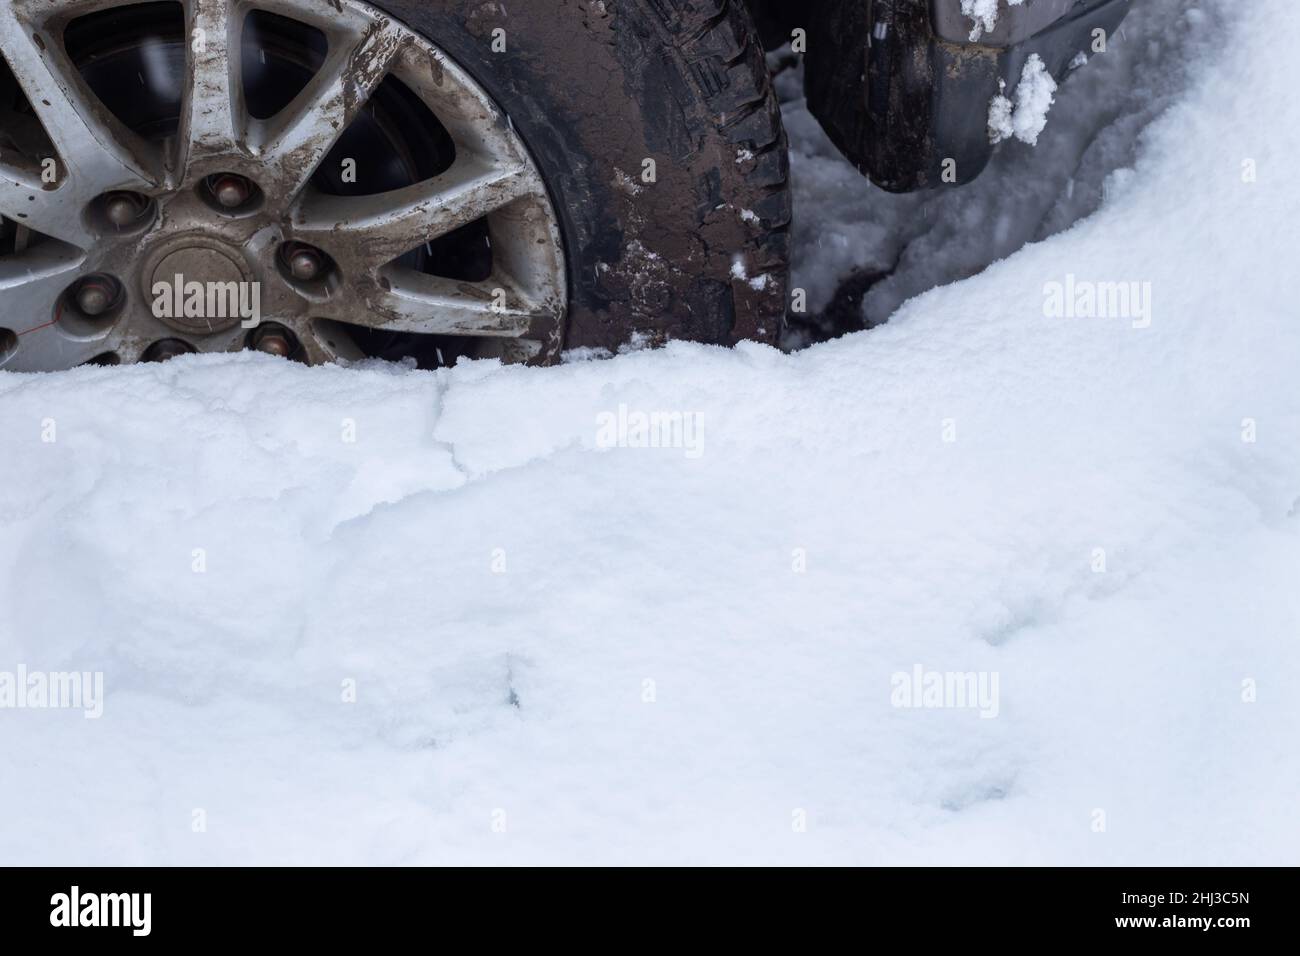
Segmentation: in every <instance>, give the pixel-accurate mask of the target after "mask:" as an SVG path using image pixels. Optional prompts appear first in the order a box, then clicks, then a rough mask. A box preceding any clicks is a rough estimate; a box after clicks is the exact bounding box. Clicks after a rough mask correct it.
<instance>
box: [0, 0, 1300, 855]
mask: <svg viewBox="0 0 1300 956" xmlns="http://www.w3.org/2000/svg"><path fill="white" fill-rule="evenodd" d="M1206 6H1207V7H1208V6H1209V5H1208V4H1207V5H1206ZM1233 10H1234V11H1235V14H1234V18H1233V19H1234V22H1233V24H1232V26H1231V29H1229V30H1227V31H1226V33H1223V34H1221V35H1218V36H1216V40H1219V41H1222V43H1223V46H1222V48H1221V49H1220V50H1219V52H1218V53H1217V54H1216V56H1215V57H1214V58H1213V59H1206V60H1204V61H1203V62H1202V63H1200V64H1199V68H1200V70H1201V71H1202V72H1203V78H1202V79H1201V80H1200V81H1199V82H1197V83H1196V84H1195V86H1194V87H1193V88H1192V89H1191V90H1190V91H1189V92H1187V93H1186V94H1184V95H1183V96H1182V97H1181V98H1180V99H1179V100H1178V101H1177V102H1176V103H1175V104H1174V105H1173V106H1172V108H1170V109H1169V110H1168V112H1167V114H1166V115H1164V116H1163V117H1162V118H1161V119H1159V120H1158V121H1157V122H1156V123H1154V124H1153V125H1151V126H1150V127H1149V128H1148V129H1147V130H1146V132H1145V134H1144V137H1143V143H1142V146H1141V148H1140V150H1139V151H1138V154H1137V156H1136V160H1135V162H1134V163H1133V165H1132V168H1130V169H1127V170H1125V171H1123V172H1122V173H1116V174H1113V175H1111V176H1110V177H1109V178H1108V179H1107V180H1106V183H1105V188H1106V197H1107V198H1106V199H1105V201H1104V202H1103V203H1102V204H1101V208H1100V210H1099V211H1098V212H1097V213H1096V214H1095V215H1093V216H1091V217H1090V218H1087V219H1085V220H1084V221H1082V222H1079V223H1078V224H1077V225H1075V226H1074V228H1073V229H1070V230H1069V231H1067V232H1065V233H1063V234H1061V235H1058V236H1056V237H1055V238H1053V239H1051V240H1049V241H1046V242H1041V243H1038V244H1035V245H1030V246H1028V247H1026V248H1024V249H1023V250H1022V251H1020V252H1019V253H1017V254H1016V255H1015V256H1013V257H1012V258H1010V259H1008V260H1006V261H1004V262H1001V263H998V264H997V265H995V266H993V267H992V268H990V269H989V270H988V271H986V272H985V273H984V274H982V275H980V276H978V277H976V278H973V279H970V280H968V281H965V282H962V283H960V284H954V285H949V286H946V287H943V288H939V289H936V290H934V291H933V292H931V293H929V294H927V295H925V296H923V297H921V298H919V299H916V300H914V301H912V302H910V303H909V304H908V305H907V306H905V307H904V308H903V309H902V310H901V311H900V312H899V313H898V315H897V316H896V317H895V319H894V320H893V321H891V322H890V324H888V325H886V326H883V327H881V328H879V329H877V330H875V331H873V332H871V333H864V334H859V335H854V336H849V337H846V338H843V339H841V340H838V341H836V342H833V343H829V344H825V345H820V346H816V347H814V348H811V349H808V350H806V351H804V352H801V353H798V354H794V355H784V354H781V353H779V352H777V351H775V350H771V349H766V348H761V347H756V346H746V347H741V348H738V349H735V350H731V351H728V350H722V349H715V348H706V347H701V346H692V345H684V344H682V345H674V346H672V347H670V348H667V349H664V350H661V351H641V352H636V353H632V354H628V355H623V356H620V357H618V358H615V359H612V360H608V361H582V362H574V363H572V364H569V365H566V366H562V367H559V368H553V369H545V370H535V369H523V368H502V367H499V366H496V365H493V364H489V363H479V364H472V365H468V366H464V367H461V368H457V369H455V370H451V371H444V372H439V373H419V372H410V371H405V370H402V369H400V368H394V367H389V366H370V367H367V368H365V369H361V370H344V369H334V368H321V369H306V368H302V367H298V366H295V365H290V364H287V363H283V362H277V361H274V360H271V359H267V358H264V357H254V356H232V357H206V358H198V357H187V358H182V359H178V360H175V361H172V362H170V363H167V364H166V365H162V366H142V367H135V368H129V369H94V368H87V369H79V370H76V371H73V372H69V373H65V374H59V375H33V376H20V375H14V374H4V375H0V487H3V488H4V489H5V491H4V494H3V497H0V672H2V671H6V670H8V671H13V670H14V669H15V668H16V667H18V666H19V665H23V666H25V667H26V668H27V669H28V670H29V671H37V670H39V671H43V672H60V671H86V672H92V673H93V672H101V673H102V674H103V675H104V691H105V696H104V701H103V714H102V716H100V717H99V718H98V719H86V718H85V717H84V716H83V715H82V713H80V712H79V711H77V710H73V709H69V710H62V711H56V710H36V709H25V710H12V709H8V710H0V754H2V755H3V756H2V760H3V763H2V765H3V767H4V769H5V774H4V779H5V784H6V786H5V787H4V788H3V791H2V795H0V819H2V820H3V821H5V822H4V825H3V826H0V860H3V861H5V862H9V863H81V864H87V863H110V862H112V863H120V862H131V863H184V862H190V863H194V862H214V863H235V862H292V863H322V862H370V863H417V862H419V863H455V862H483V863H490V862H510V863H523V862H577V861H582V862H618V863H626V862H651V863H658V862H684V863H704V862H731V863H757V862H789V863H828V862H838V863H924V862H941V863H973V862H982V863H1023V862H1047V863H1096V864H1105V863H1116V864H1118V863H1201V864H1210V863H1226V862H1239V863H1262V862H1272V863H1294V862H1295V861H1296V859H1297V850H1300V832H1298V831H1297V828H1296V827H1295V825H1294V822H1293V815H1294V799H1295V794H1296V793H1297V792H1298V791H1300V758H1298V757H1297V751H1296V747H1295V741H1296V739H1297V734H1298V732H1300V695H1297V694H1296V693H1295V688H1296V686H1297V682H1298V681H1300V655H1297V652H1296V635H1297V633H1300V589H1298V588H1297V587H1296V569H1297V568H1298V567H1300V389H1297V388H1296V387H1295V377H1296V369H1297V368H1300V326H1298V325H1297V323H1296V321H1295V302H1296V301H1297V298H1298V296H1300V275H1298V274H1297V272H1296V270H1295V269H1294V268H1293V263H1292V261H1291V260H1292V258H1293V250H1294V244H1295V239H1296V222H1297V219H1298V218H1300V194H1297V193H1296V191H1295V189H1294V188H1293V184H1292V182H1291V177H1290V168H1291V157H1292V156H1294V155H1295V153H1296V151H1297V149H1300V100H1297V98H1296V97H1294V96H1293V95H1291V94H1292V91H1291V90H1290V80H1289V78H1288V76H1287V74H1286V72H1285V71H1283V70H1278V69H1276V68H1275V61H1274V59H1273V55H1272V54H1273V52H1274V51H1273V37H1275V36H1276V35H1278V34H1279V33H1284V32H1286V30H1287V28H1288V27H1293V26H1300V12H1298V11H1297V10H1296V9H1295V7H1294V5H1292V4H1288V3H1284V2H1281V0H1259V2H1257V3H1252V4H1249V5H1242V4H1239V5H1235V6H1234V7H1233ZM1189 29H1190V28H1189ZM1129 283H1133V285H1128V284H1129ZM1121 284H1123V285H1122V286H1121ZM1067 288H1068V289H1070V290H1071V293H1072V295H1071V301H1073V302H1074V303H1075V305H1076V306H1078V308H1075V309H1074V310H1072V312H1071V313H1070V314H1072V315H1073V316H1074V317H1073V318H1064V317H1057V318H1052V317H1049V316H1048V314H1047V313H1048V312H1050V311H1052V310H1051V309H1049V308H1048V307H1047V306H1048V303H1049V301H1050V300H1051V298H1052V295H1053V294H1058V295H1059V294H1061V293H1062V292H1063V290H1065V289H1067ZM1121 288H1122V289H1127V290H1128V292H1126V293H1125V294H1126V295H1128V296H1129V298H1128V300H1127V306H1125V305H1124V301H1123V300H1122V297H1121V296H1120V290H1121ZM1085 289H1086V290H1090V291H1091V293H1092V298H1091V302H1092V305H1091V307H1089V308H1083V304H1084V303H1085V298H1084V297H1083V296H1082V295H1081V294H1080V290H1085ZM1103 303H1105V304H1106V305H1104V306H1103ZM1140 303H1145V307H1143V308H1139V307H1138V306H1139V304H1140ZM1143 312H1145V319H1144V318H1143V315H1142V313H1143ZM1088 316H1091V317H1088ZM611 416H613V417H612V418H611ZM638 416H639V417H638ZM688 416H689V417H688ZM611 422H616V423H618V424H617V427H615V428H614V429H613V430H612V431H611V430H610V428H609V427H607V426H609V425H610V423H611ZM651 427H654V428H656V429H659V431H657V432H656V434H658V435H660V436H663V437H666V438H667V441H661V442H659V444H660V446H661V447H645V446H647V445H649V444H650V443H649V442H648V441H646V440H645V439H646V437H647V431H646V429H648V428H651ZM688 427H689V428H691V429H693V430H692V431H691V432H690V433H689V434H691V435H693V436H694V439H693V440H692V441H689V442H688V441H687V440H686V436H687V435H688V432H687V428H688ZM675 436H681V438H682V441H681V442H675V441H674V440H673V439H674V437H675ZM50 439H52V440H50ZM692 445H694V446H695V449H696V450H698V451H699V452H700V453H699V454H693V453H692V447H691V446H692ZM664 446H666V447H664ZM918 668H919V669H920V671H921V672H922V674H923V675H928V674H946V673H970V674H973V675H980V676H982V677H983V678H985V681H984V686H985V687H986V688H989V687H991V686H992V683H991V681H990V680H989V678H992V677H993V676H994V675H996V687H997V698H996V708H995V709H996V714H995V715H991V714H990V712H989V711H990V709H989V708H982V709H976V708H973V707H969V706H965V707H956V706H947V707H926V706H896V705H897V704H899V703H900V699H899V692H900V688H901V686H902V685H901V684H900V675H901V676H902V680H903V681H907V680H910V679H911V677H910V675H913V674H914V673H915V672H916V670H917V669H918ZM940 702H941V703H949V704H951V703H952V701H950V700H949V701H943V700H941V701H940ZM913 703H915V701H913ZM921 703H925V701H924V700H922V701H921Z"/></svg>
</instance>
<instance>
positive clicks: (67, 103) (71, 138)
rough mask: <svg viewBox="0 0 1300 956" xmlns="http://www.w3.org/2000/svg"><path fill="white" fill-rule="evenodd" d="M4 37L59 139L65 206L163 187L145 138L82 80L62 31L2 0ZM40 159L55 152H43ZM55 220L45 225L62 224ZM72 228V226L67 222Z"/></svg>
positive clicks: (21, 80) (14, 66)
mask: <svg viewBox="0 0 1300 956" xmlns="http://www.w3.org/2000/svg"><path fill="white" fill-rule="evenodd" d="M0 41H2V42H3V46H4V51H5V58H6V59H7V60H8V61H9V66H10V69H11V70H12V71H13V74H14V78H15V79H16V80H17V81H18V85H19V86H20V87H21V88H22V90H23V92H24V93H25V94H26V96H27V99H28V101H29V102H30V103H31V104H32V108H33V109H34V110H35V111H36V114H37V115H38V116H39V117H40V119H41V125H42V126H43V127H44V128H45V132H46V134H47V135H48V136H49V138H50V141H51V142H52V143H53V144H54V149H55V151H56V152H57V153H58V157H57V158H58V160H60V161H61V163H62V167H63V170H62V172H63V173H64V178H63V179H62V180H61V181H60V185H59V188H58V190H56V192H59V193H65V191H66V193H65V195H64V196H63V197H60V198H61V202H59V203H57V204H55V203H52V204H51V205H50V206H49V207H48V208H50V209H54V208H55V207H56V206H57V208H59V209H61V210H62V211H63V212H65V213H66V211H67V210H68V209H69V208H71V207H74V206H79V205H83V204H84V203H85V202H88V201H89V200H90V199H91V198H93V197H94V196H96V195H98V194H99V193H101V192H104V191H106V190H109V189H133V190H138V191H149V190H153V189H155V188H156V187H157V186H158V184H159V180H160V177H159V175H158V172H157V170H156V168H155V164H154V163H153V162H152V161H150V160H149V159H147V158H146V157H147V156H148V149H147V147H146V145H145V144H144V142H143V141H142V140H141V139H140V138H139V137H137V136H136V135H135V134H134V133H132V132H130V131H129V130H127V129H126V128H125V127H124V126H123V125H122V124H121V122H120V121H119V120H117V119H116V117H113V116H112V115H110V114H108V113H107V111H105V110H104V109H103V108H102V107H101V106H100V105H99V103H98V101H97V100H96V99H95V97H94V94H92V93H91V92H90V91H89V90H88V89H87V88H86V86H85V84H84V83H83V82H82V80H81V77H80V74H79V73H78V72H77V69H76V67H75V66H73V65H72V63H71V61H70V60H69V59H68V57H67V54H66V52H65V51H64V49H63V46H62V43H61V42H59V40H58V38H57V37H56V35H55V34H54V33H52V32H49V31H46V30H44V29H42V28H41V26H40V25H39V24H34V23H32V22H31V21H29V20H28V19H25V18H24V16H23V14H22V12H21V9H20V7H19V6H18V5H16V4H12V3H6V4H2V5H0ZM35 158H36V160H37V163H38V165H39V164H40V163H41V162H43V161H44V160H47V159H53V158H55V157H35ZM60 221H61V219H60V217H55V222H53V223H49V224H40V223H36V222H34V221H33V225H34V226H35V227H36V228H42V231H45V230H44V228H43V226H45V225H50V226H51V227H52V228H53V229H57V227H58V224H59V222H60ZM63 231H64V233H65V235H66V234H67V230H66V226H65V228H64V230H63Z"/></svg>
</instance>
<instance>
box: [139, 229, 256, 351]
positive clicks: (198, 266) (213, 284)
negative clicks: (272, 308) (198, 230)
mask: <svg viewBox="0 0 1300 956" xmlns="http://www.w3.org/2000/svg"><path fill="white" fill-rule="evenodd" d="M151 258H153V260H154V262H153V264H152V265H153V267H152V269H146V270H145V273H144V275H145V276H146V281H147V283H148V287H147V288H146V289H145V293H146V295H147V296H148V300H147V301H148V302H149V303H150V307H151V308H152V310H153V314H154V315H155V316H156V317H157V318H159V319H160V320H162V321H163V322H165V323H166V324H167V325H169V326H171V327H172V328H174V329H176V330H178V331H180V332H186V333H189V334H191V335H208V334H211V333H213V332H222V331H225V330H226V329H229V328H233V327H234V326H235V325H237V324H239V322H241V321H242V320H243V318H244V316H243V314H242V311H241V303H243V304H246V303H248V302H249V300H250V291H251V290H250V289H249V285H250V284H251V283H250V279H251V276H250V274H249V271H248V267H247V265H246V264H245V263H244V261H243V257H242V256H240V255H239V253H238V252H236V251H235V250H234V249H230V248H227V247H225V246H224V245H223V244H221V243H218V242H215V241H211V240H205V239H190V240H188V241H185V242H184V243H182V244H180V245H177V246H172V247H169V248H167V249H165V250H162V251H161V252H160V253H158V254H157V255H155V256H153V257H151Z"/></svg>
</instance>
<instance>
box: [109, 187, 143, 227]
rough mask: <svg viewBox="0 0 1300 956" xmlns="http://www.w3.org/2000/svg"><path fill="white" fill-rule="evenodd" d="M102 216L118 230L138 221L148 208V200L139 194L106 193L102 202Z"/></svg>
mask: <svg viewBox="0 0 1300 956" xmlns="http://www.w3.org/2000/svg"><path fill="white" fill-rule="evenodd" d="M102 202H103V209H104V216H105V217H106V218H107V219H108V221H109V222H111V223H112V224H113V225H115V226H117V227H118V228H119V229H121V228H125V227H126V226H130V225H133V224H135V223H137V222H139V221H140V219H141V218H143V216H144V212H145V210H146V209H148V208H149V200H148V198H146V197H145V196H142V195H140V194H139V193H130V192H118V193H108V194H107V195H106V196H104V198H103V200H102Z"/></svg>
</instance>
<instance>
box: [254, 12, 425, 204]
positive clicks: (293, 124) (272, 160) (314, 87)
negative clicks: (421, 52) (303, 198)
mask: <svg viewBox="0 0 1300 956" xmlns="http://www.w3.org/2000/svg"><path fill="white" fill-rule="evenodd" d="M406 45H407V40H406V39H405V38H404V35H403V33H402V32H401V31H400V30H399V29H397V28H396V27H395V26H393V24H392V23H391V22H390V21H388V20H379V21H374V22H372V23H371V24H369V26H368V27H367V29H366V30H365V31H364V32H363V33H362V35H361V36H360V38H359V39H357V40H356V41H355V42H353V43H340V44H338V45H337V49H333V50H332V51H331V53H330V55H329V57H328V59H327V60H326V61H325V64H324V66H322V67H321V69H320V71H319V72H318V73H317V74H316V76H314V77H313V78H312V80H311V82H310V83H308V84H307V87H306V88H305V89H304V90H303V91H302V92H301V93H299V94H298V96H297V97H295V98H294V100H293V102H292V103H290V104H289V105H288V106H287V107H285V108H284V110H283V111H282V112H281V118H277V119H273V120H271V121H269V122H268V123H267V124H266V128H265V130H264V131H263V146H262V147H261V150H260V152H261V158H262V161H263V162H264V163H265V164H266V166H268V167H272V168H274V169H275V176H276V186H277V187H278V191H279V194H280V200H281V201H282V202H287V201H289V200H291V199H292V198H293V197H295V196H297V195H298V193H299V192H300V191H301V190H302V188H303V187H304V186H305V185H306V184H307V182H308V180H309V179H311V176H312V174H313V173H314V172H315V171H316V169H317V167H319V166H320V164H321V160H323V159H324V158H325V155H326V154H327V153H328V152H329V151H330V150H331V149H332V148H333V147H334V144H335V143H336V142H338V139H339V137H340V136H342V135H343V131H344V130H346V129H347V128H348V126H350V125H351V123H352V121H353V120H354V119H356V116H357V114H358V113H359V112H361V109H362V108H363V107H364V106H365V105H366V103H367V101H369V99H370V96H371V94H373V93H374V91H375V90H376V89H377V88H378V86H379V84H380V83H381V82H383V79H384V77H385V76H387V75H388V71H389V69H390V68H391V66H392V64H393V62H394V60H396V59H397V57H398V56H399V55H400V54H401V52H402V50H403V48H404V47H405V46H406Z"/></svg>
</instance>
